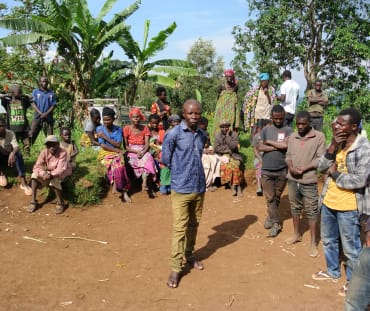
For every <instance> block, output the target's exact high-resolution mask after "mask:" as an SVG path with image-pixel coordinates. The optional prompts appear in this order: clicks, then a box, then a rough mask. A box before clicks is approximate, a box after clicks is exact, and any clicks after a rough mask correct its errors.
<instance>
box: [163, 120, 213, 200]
mask: <svg viewBox="0 0 370 311" xmlns="http://www.w3.org/2000/svg"><path fill="white" fill-rule="evenodd" d="M206 139H207V138H206V135H205V133H204V132H203V131H202V130H201V129H197V130H196V131H195V132H193V131H192V130H190V129H189V128H188V127H187V125H186V123H185V121H182V122H181V123H180V124H179V125H177V126H176V127H174V128H173V129H172V130H170V131H169V132H168V133H167V134H166V136H165V138H164V141H163V144H162V162H163V164H164V165H166V166H168V167H169V168H170V170H171V189H172V190H174V191H176V192H178V193H183V194H185V193H202V192H205V191H206V180H205V176H204V170H203V165H202V153H203V148H204V144H205V143H206Z"/></svg>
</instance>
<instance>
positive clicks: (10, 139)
mask: <svg viewBox="0 0 370 311" xmlns="http://www.w3.org/2000/svg"><path fill="white" fill-rule="evenodd" d="M5 123H6V122H5V119H3V118H0V187H6V186H7V184H8V181H7V179H6V176H5V174H4V173H3V172H2V170H1V167H2V166H3V165H4V166H9V167H14V166H15V168H16V169H17V172H18V176H19V178H20V180H21V185H20V187H21V189H22V190H23V191H24V192H25V194H26V195H31V188H30V187H29V186H28V184H27V181H26V171H25V166H24V161H23V157H22V154H21V152H20V151H19V148H18V143H17V139H16V137H15V133H14V132H13V131H11V130H7V129H6V128H5Z"/></svg>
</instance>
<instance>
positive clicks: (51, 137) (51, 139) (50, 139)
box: [45, 135, 59, 145]
mask: <svg viewBox="0 0 370 311" xmlns="http://www.w3.org/2000/svg"><path fill="white" fill-rule="evenodd" d="M58 142H59V141H58V137H56V136H55V135H49V136H48V137H46V138H45V145H46V144H47V143H58Z"/></svg>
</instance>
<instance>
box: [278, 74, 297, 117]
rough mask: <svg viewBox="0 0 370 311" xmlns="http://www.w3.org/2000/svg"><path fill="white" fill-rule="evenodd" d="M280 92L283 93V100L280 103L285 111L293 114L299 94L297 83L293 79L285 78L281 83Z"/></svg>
mask: <svg viewBox="0 0 370 311" xmlns="http://www.w3.org/2000/svg"><path fill="white" fill-rule="evenodd" d="M280 94H281V95H283V94H284V95H285V101H284V102H283V103H282V104H281V105H282V106H283V107H284V109H285V111H286V112H288V113H291V114H295V110H296V107H297V98H298V95H299V84H298V83H297V82H295V81H294V80H285V81H284V83H283V84H282V85H281V88H280Z"/></svg>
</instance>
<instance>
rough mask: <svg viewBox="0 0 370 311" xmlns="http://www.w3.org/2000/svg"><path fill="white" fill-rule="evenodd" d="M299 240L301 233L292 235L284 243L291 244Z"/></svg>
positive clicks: (300, 239)
mask: <svg viewBox="0 0 370 311" xmlns="http://www.w3.org/2000/svg"><path fill="white" fill-rule="evenodd" d="M301 241H302V236H301V235H293V236H292V237H291V238H289V239H286V240H285V243H286V244H288V245H291V244H294V243H297V242H301Z"/></svg>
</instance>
